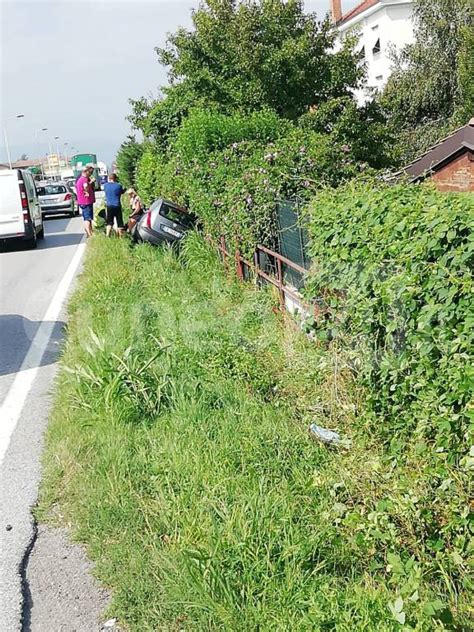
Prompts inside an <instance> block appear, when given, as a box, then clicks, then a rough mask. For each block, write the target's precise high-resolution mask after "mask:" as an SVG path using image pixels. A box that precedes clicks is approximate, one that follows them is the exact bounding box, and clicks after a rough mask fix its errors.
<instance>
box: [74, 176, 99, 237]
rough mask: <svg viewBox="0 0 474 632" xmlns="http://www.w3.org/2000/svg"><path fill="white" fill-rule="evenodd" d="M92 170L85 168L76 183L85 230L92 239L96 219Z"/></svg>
mask: <svg viewBox="0 0 474 632" xmlns="http://www.w3.org/2000/svg"><path fill="white" fill-rule="evenodd" d="M90 174H91V169H90V168H89V167H85V168H84V169H83V170H82V175H81V177H80V178H78V180H77V182H76V192H77V203H78V204H79V208H80V209H81V213H82V219H83V220H84V230H85V231H86V235H87V237H92V220H93V219H94V202H95V193H94V187H93V185H92V182H91V179H90Z"/></svg>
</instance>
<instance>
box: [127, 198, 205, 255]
mask: <svg viewBox="0 0 474 632" xmlns="http://www.w3.org/2000/svg"><path fill="white" fill-rule="evenodd" d="M195 225H196V218H195V217H194V216H193V215H192V214H191V213H189V212H188V211H187V210H186V209H185V208H183V207H181V206H179V205H178V204H175V203H174V202H170V201H168V200H163V199H162V198H160V199H159V200H156V201H155V202H153V204H152V205H151V206H150V208H149V210H148V211H147V212H146V213H144V214H143V215H142V217H141V218H140V220H139V221H138V223H137V225H136V226H135V231H134V235H133V236H134V238H135V239H136V240H137V241H147V242H149V243H151V244H154V245H155V246H158V245H160V244H163V243H170V244H173V243H176V242H178V241H180V240H181V239H182V238H183V237H184V236H185V234H186V233H187V232H188V231H190V230H192V229H193V228H194V227H195Z"/></svg>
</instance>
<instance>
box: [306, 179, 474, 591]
mask: <svg viewBox="0 0 474 632" xmlns="http://www.w3.org/2000/svg"><path fill="white" fill-rule="evenodd" d="M473 211H474V205H473V197H472V195H470V194H457V195H455V194H444V193H440V192H437V191H436V190H434V189H433V188H431V187H430V186H414V185H405V184H400V185H397V186H393V187H389V186H383V185H380V184H373V183H370V182H365V183H363V182H359V183H355V182H353V183H349V184H347V185H346V186H344V187H341V188H339V189H338V190H326V191H323V192H321V193H320V194H319V195H318V196H317V197H316V198H315V199H314V200H313V201H312V203H311V205H310V210H309V213H308V223H309V232H310V236H311V250H310V252H311V256H312V258H313V261H314V268H313V270H312V271H311V274H310V278H309V280H308V292H309V293H310V294H311V295H312V296H314V297H318V298H319V300H320V301H321V303H322V304H323V307H324V308H325V310H326V314H325V317H321V318H319V319H318V321H317V322H316V323H315V324H314V327H315V335H316V337H318V338H319V339H320V340H321V341H325V344H330V345H331V344H336V345H338V346H341V347H343V348H344V349H345V350H346V353H347V354H348V357H349V358H351V366H352V370H353V372H354V374H355V375H356V376H357V379H358V380H359V382H360V383H361V384H363V385H364V386H365V390H366V393H367V402H366V409H365V411H364V412H363V414H362V415H361V416H360V419H359V423H360V427H359V431H361V432H363V433H366V434H367V435H368V436H371V437H373V438H375V440H376V441H377V443H379V442H380V441H381V442H382V445H383V446H384V450H385V453H386V458H387V459H393V467H394V468H398V467H404V468H406V469H407V470H411V471H412V472H413V473H414V476H413V475H412V478H413V481H414V483H413V484H414V486H415V487H416V488H417V490H418V492H419V493H420V495H422V497H416V498H415V499H414V501H413V503H414V504H413V503H411V504H410V509H408V508H407V512H406V515H407V520H409V521H410V525H411V527H410V528H411V529H412V530H413V532H414V534H415V538H416V540H415V542H416V544H414V543H412V544H411V545H410V549H411V551H410V552H411V553H413V554H414V555H415V557H416V558H417V559H420V558H423V559H425V561H426V558H431V562H430V563H432V564H433V569H434V572H435V573H437V575H438V577H440V576H441V575H442V574H444V575H445V576H446V578H448V577H449V582H452V583H451V584H450V586H452V589H453V590H454V591H457V590H462V588H463V587H464V588H467V587H468V586H471V584H470V583H468V579H467V575H466V571H467V564H468V558H469V555H470V554H472V550H471V551H469V531H468V529H469V527H468V520H469V491H468V483H469V480H472V478H471V479H470V473H471V475H472V469H473V467H474V458H473V457H474V454H473V449H472V447H471V446H472V420H473V406H472V394H473V386H474V370H473V359H474V354H473V349H474V328H473V324H474V284H473V277H472V271H473V269H474V268H473V266H474V240H473V235H472V228H473V227H474V214H473ZM415 487H413V488H412V489H411V490H410V493H411V494H413V495H414V496H417V492H416V490H415V491H414V489H415ZM420 490H422V491H421V492H420ZM388 514H389V515H390V510H388Z"/></svg>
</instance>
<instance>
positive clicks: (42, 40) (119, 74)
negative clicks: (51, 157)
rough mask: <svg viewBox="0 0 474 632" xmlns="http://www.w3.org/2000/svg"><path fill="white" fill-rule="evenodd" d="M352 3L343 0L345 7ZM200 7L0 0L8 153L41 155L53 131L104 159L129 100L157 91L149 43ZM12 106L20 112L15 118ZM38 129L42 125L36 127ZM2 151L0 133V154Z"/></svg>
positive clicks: (161, 2)
mask: <svg viewBox="0 0 474 632" xmlns="http://www.w3.org/2000/svg"><path fill="white" fill-rule="evenodd" d="M355 4H357V2H356V0H343V9H344V10H346V9H349V8H351V7H352V6H354V5H355ZM198 5H199V0H148V1H141V2H139V1H137V2H135V1H133V0H126V1H124V0H118V1H117V0H104V1H97V0H92V1H87V0H81V1H80V2H78V1H76V0H0V22H1V57H0V68H1V86H0V87H1V90H0V95H1V104H0V106H1V112H0V113H1V119H2V125H3V126H4V127H5V128H6V130H7V133H8V140H9V146H10V152H11V155H12V160H14V159H17V158H19V157H20V156H21V154H23V153H25V154H27V155H28V156H30V157H36V156H37V155H38V153H39V152H40V151H41V154H42V155H44V154H45V153H46V151H47V141H49V140H53V139H54V136H59V137H60V138H59V141H57V142H59V144H60V150H61V151H63V148H64V143H65V142H68V143H69V147H72V146H75V148H76V151H77V152H78V153H79V152H92V153H96V154H97V156H98V159H99V160H104V161H105V162H107V163H110V162H111V161H112V160H113V158H114V156H115V153H116V150H117V149H118V146H119V145H120V143H121V142H122V141H123V139H124V138H125V136H126V135H127V134H128V133H129V132H130V126H129V124H128V123H127V121H126V120H125V117H126V116H127V114H128V113H129V111H130V106H129V104H128V99H129V98H138V97H140V96H143V95H150V94H153V95H156V93H157V89H158V87H159V86H160V85H163V84H164V83H166V72H165V69H163V68H162V67H160V65H159V64H158V61H157V57H156V53H155V52H154V47H155V46H163V45H164V44H165V41H166V35H167V33H169V32H173V31H175V30H176V29H177V27H178V26H185V27H189V26H191V9H192V8H193V7H197V6H198ZM305 6H306V10H307V11H308V12H309V11H311V12H313V11H314V12H316V13H318V15H319V16H320V17H321V18H322V17H323V16H324V15H325V13H326V11H328V8H329V0H306V2H305ZM17 114H24V118H22V119H15V118H14V117H15V116H16V115H17ZM42 127H47V128H48V131H47V132H39V133H37V131H38V130H40V129H41V128H42ZM2 136H3V134H2ZM36 138H37V140H35V139H36ZM55 150H56V141H53V151H55ZM69 153H71V152H69ZM73 153H76V152H73ZM6 159H7V156H6V150H5V142H4V140H3V138H2V146H1V151H0V161H1V162H5V161H6Z"/></svg>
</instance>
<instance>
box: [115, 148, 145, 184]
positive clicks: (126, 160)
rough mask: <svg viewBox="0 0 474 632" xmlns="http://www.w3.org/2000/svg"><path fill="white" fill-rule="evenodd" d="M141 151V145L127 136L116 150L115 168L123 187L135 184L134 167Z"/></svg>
mask: <svg viewBox="0 0 474 632" xmlns="http://www.w3.org/2000/svg"><path fill="white" fill-rule="evenodd" d="M142 153H143V145H142V144H141V143H137V141H136V140H135V137H134V136H129V137H128V138H127V139H126V140H125V141H124V142H123V143H122V144H121V145H120V149H119V150H118V152H117V169H118V173H119V177H120V181H121V183H122V184H123V185H124V186H125V187H131V186H134V185H135V176H136V168H137V164H138V161H139V160H140V157H141V155H142Z"/></svg>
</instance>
